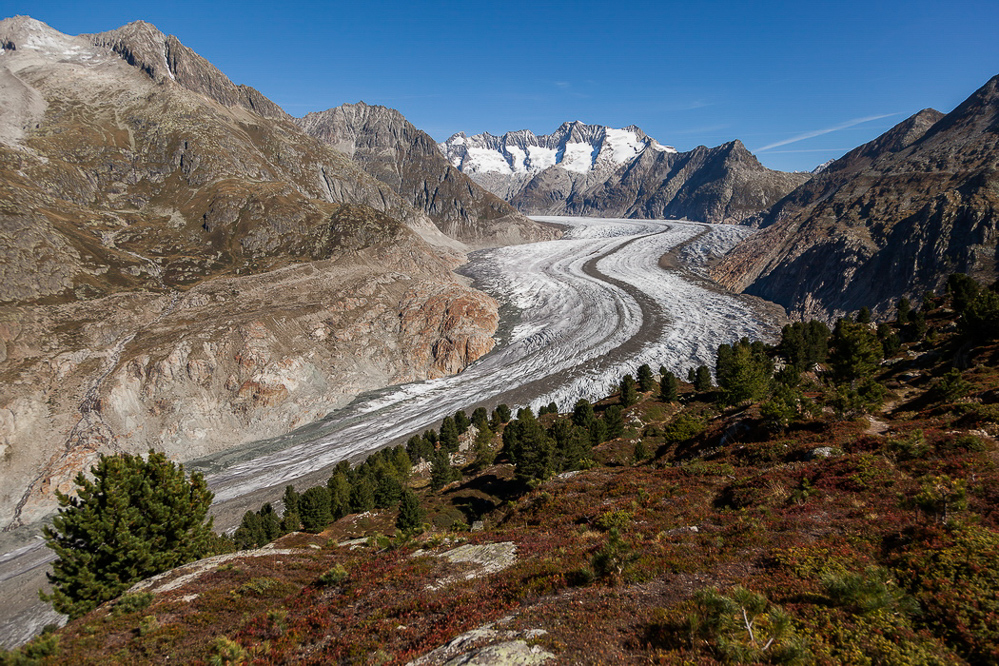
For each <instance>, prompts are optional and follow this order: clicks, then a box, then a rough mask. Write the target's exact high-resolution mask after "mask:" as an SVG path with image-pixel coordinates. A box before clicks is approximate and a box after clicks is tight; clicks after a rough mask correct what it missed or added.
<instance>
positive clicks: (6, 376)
mask: <svg viewBox="0 0 999 666" xmlns="http://www.w3.org/2000/svg"><path fill="white" fill-rule="evenodd" d="M0 47H2V52H0V89H2V90H0V93H2V94H0V174H2V178H0V182H2V186H0V238H2V239H3V241H2V243H0V379H2V383H0V524H2V526H4V527H5V528H12V527H16V526H18V525H20V524H23V523H26V522H30V521H32V520H36V519H38V518H40V517H42V516H43V515H45V514H46V513H48V512H50V511H51V510H52V508H53V507H54V497H53V491H54V489H56V488H61V489H63V490H68V489H69V487H70V483H71V479H72V478H73V476H74V475H75V474H76V473H77V472H78V471H80V470H82V469H86V468H87V467H88V466H89V465H90V464H91V463H92V462H93V460H94V459H95V458H96V456H97V455H98V454H100V453H113V452H117V451H128V452H133V453H141V452H144V451H146V450H148V449H149V448H156V449H157V450H162V451H165V452H166V453H167V454H168V455H170V456H171V457H172V458H174V459H178V460H188V459H191V458H194V457H197V456H201V455H205V454H207V453H211V452H215V451H219V450H222V449H225V448H227V447H231V446H234V445H238V444H240V443H242V442H246V441H250V440H255V439H259V438H262V437H267V436H271V435H277V434H282V433H285V432H287V431H288V430H290V429H292V428H294V427H296V426H298V425H302V424H304V423H308V422H310V421H312V420H315V419H317V418H319V417H322V416H323V415H325V414H326V413H328V412H329V411H331V410H332V409H335V408H336V407H339V406H341V405H344V404H346V403H347V402H349V401H350V400H351V399H352V398H353V397H354V396H355V395H357V394H358V393H359V392H361V391H365V390H369V389H372V388H378V387H381V386H385V385H388V384H392V383H398V382H403V381H410V380H416V379H422V378H428V377H439V376H442V375H444V374H450V373H454V372H458V371H460V370H461V369H462V368H464V367H465V366H466V365H468V364H469V363H470V362H472V361H473V360H475V359H476V358H478V357H479V356H481V355H482V354H484V353H485V352H487V351H488V350H489V349H491V347H492V345H493V340H492V338H491V336H492V334H493V332H494V331H495V329H496V326H497V321H498V316H497V304H496V303H495V301H493V300H492V299H491V298H489V297H487V296H485V295H484V294H482V293H480V292H477V291H475V290H473V289H471V288H469V287H468V286H467V284H466V281H465V279H464V278H459V277H457V276H456V275H455V274H453V273H452V272H451V269H452V268H454V267H455V266H456V265H457V264H458V263H460V262H461V261H463V256H464V251H465V250H467V248H468V246H467V245H466V244H464V243H463V242H462V241H461V240H460V239H458V238H455V237H452V236H449V235H447V234H445V233H443V232H441V230H440V229H439V228H438V226H437V225H436V224H435V223H434V220H432V219H431V218H430V217H429V216H428V215H427V214H426V212H424V211H423V210H417V209H415V208H414V207H413V206H412V205H411V204H410V203H409V202H407V201H406V200H404V199H403V198H402V197H400V196H399V195H398V194H397V193H396V192H395V191H394V190H393V189H392V188H391V187H389V186H387V185H385V184H384V183H382V182H380V181H379V180H377V179H375V178H373V177H372V176H370V175H369V174H368V173H367V172H365V171H364V170H363V169H361V168H359V166H358V165H357V164H355V163H354V162H353V161H351V160H350V159H348V158H347V157H346V156H344V155H343V154H342V153H339V152H337V151H335V150H333V149H332V148H330V147H329V146H327V145H325V144H323V143H322V142H320V141H317V140H316V139H314V138H312V137H310V136H308V135H307V134H305V133H304V132H303V131H302V130H301V129H300V128H299V127H298V126H297V125H296V124H294V123H293V122H291V120H290V119H289V118H288V116H287V115H286V114H284V113H283V112H282V111H280V109H279V108H278V107H277V106H276V105H274V104H273V103H271V102H269V101H268V100H266V98H264V97H263V96H261V95H260V94H259V93H257V92H256V91H253V90H252V89H250V88H246V87H243V86H236V85H235V84H233V83H232V82H231V81H229V79H228V78H226V77H225V76H224V75H223V74H222V73H221V72H219V71H218V70H217V69H216V68H214V67H213V66H212V65H211V64H210V63H208V62H207V61H205V60H204V59H203V58H201V57H200V56H198V55H197V54H195V53H193V51H190V49H187V48H186V47H184V46H183V45H182V44H180V42H179V41H178V40H177V39H176V38H175V37H167V36H165V35H163V34H162V33H160V32H159V31H158V30H156V29H155V28H153V27H152V26H150V25H149V24H146V23H141V22H140V23H134V24H130V25H128V26H125V27H123V28H121V29H119V30H114V31H111V32H107V33H100V34H97V35H81V36H76V37H74V36H69V35H63V34H61V33H59V32H57V31H55V30H53V29H51V28H49V27H48V26H46V25H45V24H43V23H40V22H38V21H35V20H33V19H30V18H28V17H17V18H13V19H7V20H5V21H2V22H0ZM469 219H472V216H470V218H469ZM519 222H520V224H521V226H520V228H524V229H528V227H526V226H524V225H523V220H520V221H519ZM503 224H505V223H504V222H503V221H502V220H501V219H500V220H496V225H497V227H499V228H498V229H497V230H496V231H495V233H494V238H495V239H497V242H505V241H508V240H510V239H512V238H515V237H517V234H516V232H512V233H506V232H505V231H503V229H502V227H503ZM515 226H516V225H515ZM487 227H488V225H483V226H482V229H486V228H487ZM528 230H529V229H528ZM485 234H486V232H485V231H484V232H483V235H485Z"/></svg>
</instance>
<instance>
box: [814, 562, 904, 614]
mask: <svg viewBox="0 0 999 666" xmlns="http://www.w3.org/2000/svg"><path fill="white" fill-rule="evenodd" d="M821 583H822V589H823V591H824V592H825V594H826V596H828V597H829V601H830V602H831V603H832V604H833V605H834V606H842V607H844V608H847V609H849V610H850V611H852V612H854V613H857V614H860V615H869V614H871V613H874V612H876V611H879V610H882V609H898V610H900V611H903V612H905V613H913V612H915V611H916V610H917V606H916V605H915V603H914V602H913V600H912V599H911V598H910V597H909V596H907V595H906V594H905V592H904V591H903V590H901V589H900V588H899V587H898V585H896V584H895V581H894V580H893V579H892V577H891V574H890V573H889V572H888V570H887V569H884V568H883V567H868V568H867V569H866V570H865V571H864V572H863V573H857V572H853V571H848V572H830V573H827V574H825V575H824V576H822V579H821Z"/></svg>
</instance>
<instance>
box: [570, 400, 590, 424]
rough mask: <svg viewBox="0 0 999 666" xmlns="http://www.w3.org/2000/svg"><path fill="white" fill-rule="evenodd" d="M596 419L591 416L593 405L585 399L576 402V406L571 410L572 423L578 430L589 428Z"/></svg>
mask: <svg viewBox="0 0 999 666" xmlns="http://www.w3.org/2000/svg"><path fill="white" fill-rule="evenodd" d="M594 419H596V417H595V416H594V414H593V405H591V404H590V401H589V400H587V399H586V398H580V399H579V400H577V401H576V406H575V408H574V409H573V410H572V422H573V423H574V424H575V425H578V426H579V427H580V428H587V429H589V428H591V427H592V426H593V421H594Z"/></svg>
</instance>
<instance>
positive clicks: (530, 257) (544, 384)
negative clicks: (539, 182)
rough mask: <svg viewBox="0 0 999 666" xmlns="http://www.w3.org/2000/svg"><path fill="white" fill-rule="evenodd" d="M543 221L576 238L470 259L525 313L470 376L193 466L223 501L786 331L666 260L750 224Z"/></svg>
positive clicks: (354, 408) (412, 389) (418, 387)
mask: <svg viewBox="0 0 999 666" xmlns="http://www.w3.org/2000/svg"><path fill="white" fill-rule="evenodd" d="M539 219H543V220H546V221H555V222H559V223H561V224H564V225H566V226H567V227H568V228H569V231H568V232H567V233H566V237H565V238H564V239H562V240H557V241H548V242H542V243H533V244H528V245H518V246H512V247H505V248H500V249H494V250H486V251H482V252H479V253H476V255H473V261H472V262H471V264H469V266H467V267H466V269H465V272H466V273H467V274H468V275H470V276H472V277H474V278H475V279H476V281H477V285H478V286H480V288H482V289H484V290H485V291H488V292H490V293H491V294H493V295H494V296H496V297H497V298H498V299H500V300H501V301H505V302H506V303H508V304H509V306H512V308H513V309H514V311H515V312H516V314H515V316H513V317H512V318H511V319H512V320H511V321H508V322H507V324H508V330H507V331H506V332H505V336H504V337H506V339H505V340H504V341H503V343H502V344H500V345H499V346H498V347H497V349H496V350H495V351H493V352H492V353H490V354H489V355H487V356H485V357H484V358H482V359H480V360H479V361H478V362H476V363H475V364H473V365H472V366H470V367H469V368H467V369H466V370H465V371H464V372H462V373H461V374H459V375H456V376H453V377H448V378H444V379H439V380H434V381H427V382H417V383H413V384H407V385H402V386H398V387H391V388H389V389H385V390H383V391H380V392H377V393H375V394H371V395H368V396H365V397H364V398H363V399H360V400H357V401H355V402H354V403H353V404H352V405H351V406H349V407H347V408H345V409H343V410H339V411H338V412H335V413H333V414H331V415H330V416H329V417H327V418H326V419H324V420H323V421H321V422H318V423H314V424H312V425H310V426H307V427H305V428H302V429H299V430H297V431H295V432H293V433H290V434H289V435H286V436H284V437H280V438H275V439H271V440H265V441H261V442H257V443H254V444H250V445H247V446H246V447H244V448H242V449H240V450H238V451H234V452H228V453H225V454H221V455H220V456H217V457H214V458H211V459H206V460H201V461H196V462H195V463H192V464H190V465H189V467H190V468H192V469H201V470H202V471H205V472H206V473H207V475H208V480H209V484H210V486H211V488H212V490H213V491H214V492H215V496H216V502H217V503H224V502H227V501H230V500H235V499H236V498H239V497H241V496H245V495H247V494H248V493H251V492H254V491H257V490H262V489H266V488H280V487H283V486H284V485H285V484H287V483H289V482H292V481H295V480H296V479H300V478H302V477H304V476H306V475H309V474H313V473H315V472H318V471H320V470H324V469H325V468H328V467H329V466H331V465H334V464H336V463H337V462H338V461H340V460H344V459H351V458H356V457H358V456H360V455H362V454H364V453H367V452H370V451H373V450H375V449H378V448H380V447H382V446H385V445H387V444H390V443H394V442H398V441H400V440H402V439H404V438H405V437H407V436H409V435H411V434H413V433H415V432H421V431H423V430H425V429H426V428H429V427H437V425H438V424H439V422H440V420H441V419H442V418H443V417H444V416H447V415H449V414H453V413H454V412H455V411H456V410H458V409H466V410H469V409H472V408H474V407H475V406H478V405H483V406H487V407H490V408H491V407H494V406H495V405H497V404H499V403H501V402H505V403H507V404H509V405H511V406H514V407H515V406H518V405H521V406H522V405H528V404H531V405H533V406H535V407H537V406H539V405H541V404H548V403H549V402H555V403H557V404H558V405H559V407H560V408H561V409H562V410H566V409H571V407H572V405H573V404H574V403H575V401H576V400H577V399H579V398H581V397H584V398H587V399H595V398H600V397H603V396H605V395H607V393H608V392H610V390H611V388H610V387H611V386H612V384H614V383H615V382H617V381H618V380H619V379H620V377H621V376H622V375H623V374H625V373H629V372H630V373H634V372H635V369H636V368H637V367H638V366H639V365H640V364H642V363H649V364H650V365H652V366H653V368H658V367H659V366H660V365H663V366H665V367H666V368H668V369H670V370H673V371H674V372H677V373H678V374H679V373H683V374H685V373H686V369H687V368H690V367H693V366H696V365H700V364H702V363H707V364H709V365H710V364H711V363H712V362H713V359H714V354H715V352H716V350H717V347H718V345H719V344H721V343H723V342H732V341H733V340H735V339H738V338H740V337H743V336H749V337H751V338H771V337H773V336H774V334H775V333H776V329H775V326H774V324H773V323H772V322H771V321H770V320H769V318H768V317H766V316H765V315H763V314H761V313H760V312H757V311H755V310H753V309H752V308H751V307H750V306H749V305H747V304H746V303H745V302H744V301H743V300H740V299H738V298H737V297H734V296H731V295H728V294H725V293H721V292H719V291H717V290H712V289H708V288H705V287H704V286H701V285H699V284H697V283H696V281H695V280H693V279H691V278H690V277H687V276H685V275H684V274H683V273H681V272H679V271H671V270H664V269H663V268H661V267H660V258H661V257H662V256H663V255H664V254H666V253H667V252H670V251H671V250H672V249H674V248H677V247H678V246H680V245H683V244H684V243H688V242H689V245H697V244H698V243H701V244H705V243H708V244H715V245H718V244H721V245H725V244H726V243H727V242H729V241H732V242H734V241H735V240H737V239H738V238H739V237H741V236H744V235H745V230H744V229H743V228H738V227H726V226H723V225H718V226H710V225H704V224H695V223H689V222H680V221H649V220H597V219H590V218H539ZM706 232H707V233H706ZM709 249H710V248H709ZM699 251H700V253H702V254H703V253H704V252H705V249H704V248H700V250H699Z"/></svg>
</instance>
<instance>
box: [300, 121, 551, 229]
mask: <svg viewBox="0 0 999 666" xmlns="http://www.w3.org/2000/svg"><path fill="white" fill-rule="evenodd" d="M295 122H296V123H298V125H299V126H300V127H302V129H304V130H305V131H306V132H308V133H309V134H310V135H312V136H314V137H316V138H317V139H319V140H320V141H323V142H324V143H327V144H328V145H330V146H332V147H333V148H335V149H336V150H338V151H340V152H342V153H344V154H346V155H348V156H349V157H351V158H352V159H353V160H354V162H355V163H356V164H358V165H359V166H360V167H361V168H362V169H364V170H365V171H367V172H368V173H369V174H371V175H372V176H374V177H375V178H377V179H378V180H379V181H381V182H382V183H384V184H386V185H388V186H389V187H390V188H391V189H392V190H393V191H394V192H396V193H397V194H399V195H400V196H401V197H402V198H403V199H404V200H405V201H407V202H408V203H409V204H411V205H412V206H413V207H414V208H415V209H417V210H422V211H423V212H425V213H426V214H427V215H429V216H430V218H431V219H432V220H433V221H434V223H435V224H436V225H437V227H438V228H439V229H440V230H441V231H442V232H443V233H445V234H447V235H449V236H452V237H454V238H458V239H461V240H462V241H464V242H465V243H467V244H469V245H472V246H475V247H489V246H495V245H503V244H509V243H516V242H524V241H533V240H541V239H547V238H551V237H552V236H553V235H554V232H553V230H552V229H550V228H548V227H546V226H544V225H541V224H538V223H536V222H532V221H531V220H529V219H528V218H526V217H525V216H524V215H523V214H521V213H520V212H518V211H517V210H516V209H515V208H513V207H512V206H511V205H510V204H508V203H507V202H505V201H503V200H502V199H500V198H499V197H497V196H496V195H494V194H492V193H490V192H488V191H486V190H485V189H483V188H482V187H480V186H479V185H478V184H476V183H475V182H474V181H472V180H471V179H470V178H469V177H468V176H466V175H465V174H463V173H461V172H460V171H459V170H458V169H456V168H454V167H453V166H451V165H450V164H449V163H448V161H447V160H446V159H445V158H444V156H443V155H442V154H441V152H440V150H439V149H438V148H437V144H436V143H435V142H434V140H433V139H432V138H431V137H430V136H429V135H428V134H426V133H425V132H422V131H420V130H418V129H417V128H416V127H414V126H413V125H412V124H411V123H410V122H409V121H407V120H406V119H405V118H404V117H403V115H402V114H401V113H399V112H398V111H396V110H394V109H388V108H386V107H384V106H369V105H367V104H364V103H363V102H361V103H358V104H344V105H343V106H338V107H336V108H333V109H328V110H326V111H322V112H319V113H310V114H308V115H306V116H305V117H304V118H300V119H297V120H296V121H295Z"/></svg>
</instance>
